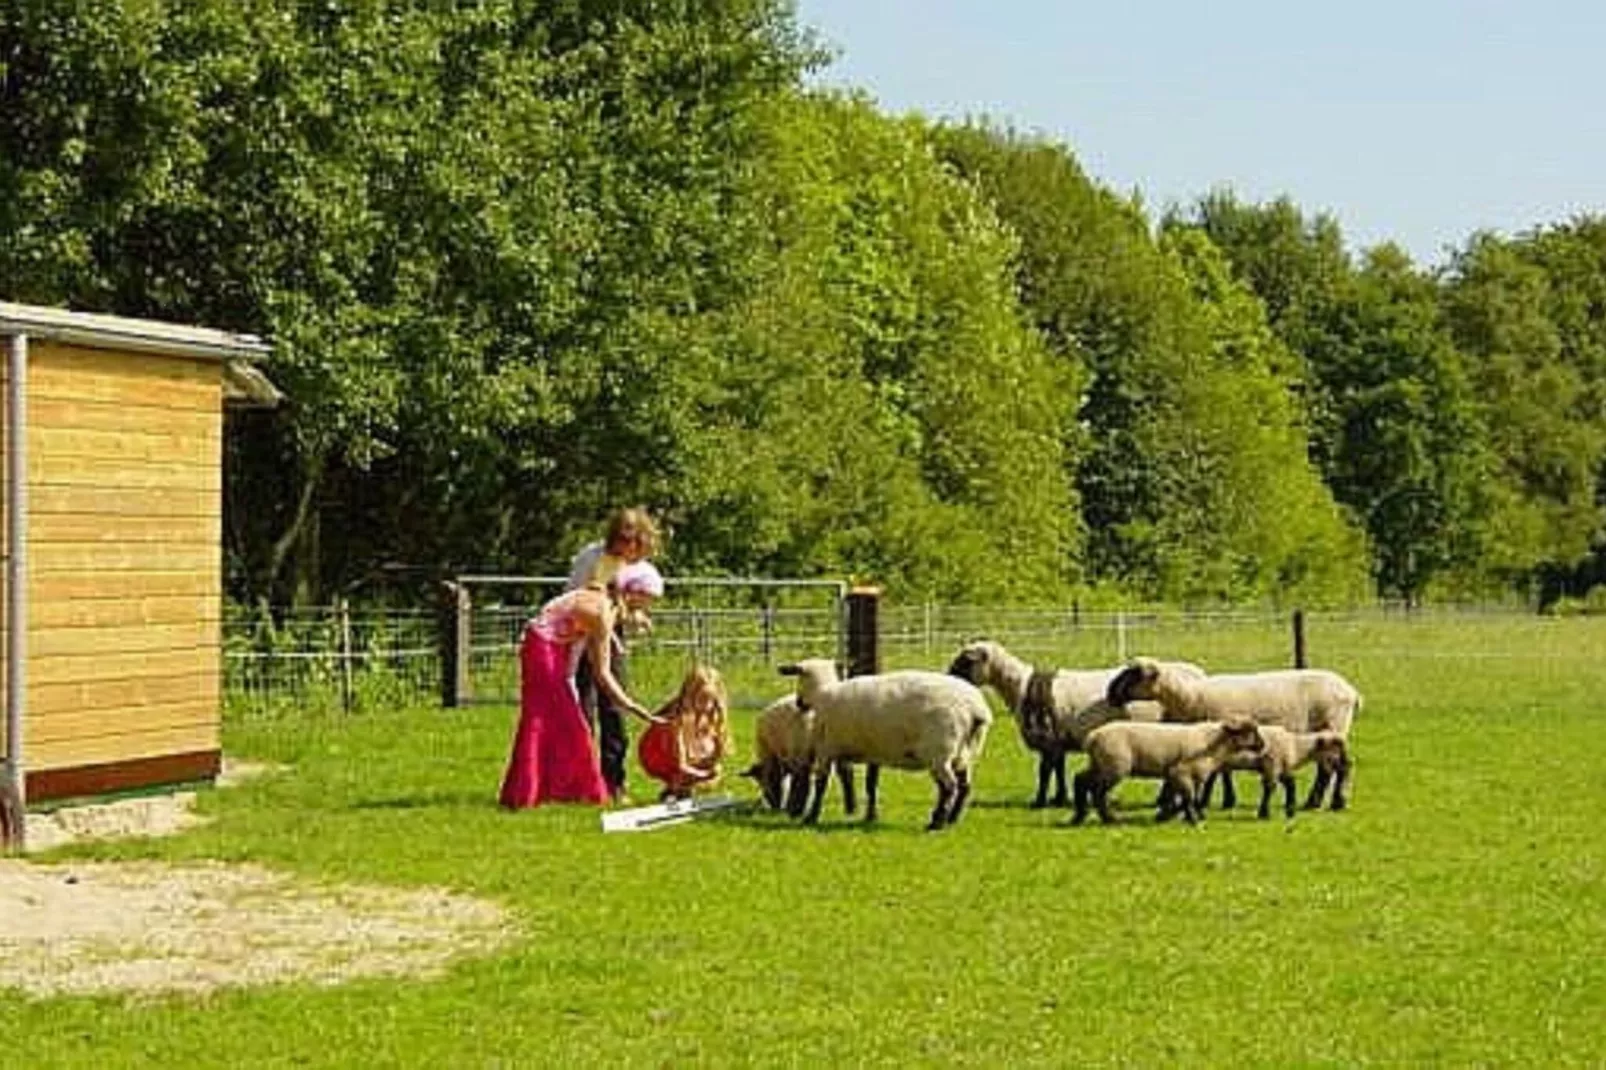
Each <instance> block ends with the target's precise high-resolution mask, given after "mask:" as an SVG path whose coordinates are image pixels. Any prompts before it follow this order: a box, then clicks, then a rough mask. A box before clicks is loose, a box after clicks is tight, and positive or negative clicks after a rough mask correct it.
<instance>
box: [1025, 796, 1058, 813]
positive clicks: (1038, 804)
mask: <svg viewBox="0 0 1606 1070" xmlns="http://www.w3.org/2000/svg"><path fill="white" fill-rule="evenodd" d="M1047 805H1048V800H1047V799H1045V798H1043V797H1042V796H1041V795H1039V796H1038V797H1037V798H1035V799H1033V800H1032V805H1031V808H1032V809H1033V810H1041V809H1043V807H1045V806H1047ZM1062 805H1063V804H1062Z"/></svg>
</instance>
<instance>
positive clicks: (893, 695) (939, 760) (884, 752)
mask: <svg viewBox="0 0 1606 1070" xmlns="http://www.w3.org/2000/svg"><path fill="white" fill-rule="evenodd" d="M781 673H782V674H783V675H788V676H795V677H797V702H798V707H799V708H800V709H802V710H805V711H809V710H812V711H813V712H814V725H813V730H812V732H811V734H810V747H811V750H812V752H813V755H814V800H813V803H812V805H810V807H809V812H808V814H807V816H806V817H805V818H804V821H805V822H807V823H810V824H812V823H814V822H816V821H818V820H819V817H820V806H821V803H822V802H823V800H824V798H825V791H826V787H827V784H828V782H829V779H830V771H831V768H832V766H833V765H834V764H835V763H837V762H838V761H849V762H863V763H865V764H867V765H868V766H869V767H870V768H869V769H868V770H866V773H865V779H864V791H865V820H867V821H870V820H874V819H875V814H876V789H877V786H878V774H879V769H878V768H877V767H879V766H889V767H891V768H894V769H925V770H928V771H929V772H930V773H931V778H932V780H934V781H935V782H936V784H937V802H936V806H935V807H934V808H933V809H932V811H931V820H930V823H929V824H928V825H927V828H930V829H934V830H935V829H940V828H943V827H945V826H947V825H952V824H954V823H956V822H957V821H958V820H959V816H960V814H961V813H963V812H964V807H965V800H966V799H967V798H968V797H969V795H970V774H971V769H972V768H973V767H974V766H975V764H976V761H977V759H978V758H979V757H980V756H981V752H982V747H983V745H984V744H985V743H986V740H987V730H988V728H989V727H990V726H991V725H992V720H993V714H992V710H991V709H989V708H988V706H987V700H986V699H985V698H984V697H983V696H982V693H981V692H980V691H978V690H977V689H976V688H975V687H974V686H973V685H971V684H968V683H966V682H965V681H963V680H960V679H958V678H957V677H953V676H947V675H944V674H942V673H936V672H923V671H919V670H906V671H902V672H891V673H884V674H880V675H874V676H854V677H851V678H849V679H846V680H841V679H838V677H837V672H836V666H835V665H834V664H833V663H832V662H831V661H829V660H827V659H824V658H809V659H807V660H804V661H801V662H799V663H798V664H796V665H785V666H782V667H781Z"/></svg>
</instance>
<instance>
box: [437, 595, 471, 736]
mask: <svg viewBox="0 0 1606 1070" xmlns="http://www.w3.org/2000/svg"><path fill="white" fill-rule="evenodd" d="M473 619H474V614H473V604H472V602H471V601H470V600H469V594H468V587H467V586H465V585H464V584H461V583H455V582H453V581H450V580H448V581H447V582H446V590H445V598H444V599H443V601H442V604H441V705H442V706H444V707H446V708H447V709H455V708H457V707H460V706H466V705H468V701H469V698H470V697H471V695H472V694H473V689H472V681H471V680H470V679H469V671H468V670H469V654H470V652H471V647H472V643H473V634H474V633H473V627H472V624H473Z"/></svg>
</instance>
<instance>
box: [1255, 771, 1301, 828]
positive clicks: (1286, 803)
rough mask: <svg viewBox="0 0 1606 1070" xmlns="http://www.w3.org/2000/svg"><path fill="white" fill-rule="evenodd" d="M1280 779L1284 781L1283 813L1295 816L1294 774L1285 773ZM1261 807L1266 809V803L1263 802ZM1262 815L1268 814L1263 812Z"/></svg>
mask: <svg viewBox="0 0 1606 1070" xmlns="http://www.w3.org/2000/svg"><path fill="white" fill-rule="evenodd" d="M1279 779H1280V780H1281V781H1282V782H1283V814H1284V816H1287V817H1293V816H1294V813H1295V810H1294V795H1295V792H1296V789H1295V787H1294V774H1293V773H1284V774H1283V775H1282V776H1281V777H1280V778H1279ZM1260 808H1261V810H1262V811H1264V810H1265V809H1266V805H1265V803H1261V807H1260ZM1260 816H1261V817H1265V816H1266V814H1265V813H1262V814H1261V815H1260Z"/></svg>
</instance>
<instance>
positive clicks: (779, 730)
mask: <svg viewBox="0 0 1606 1070" xmlns="http://www.w3.org/2000/svg"><path fill="white" fill-rule="evenodd" d="M813 724H814V713H813V711H812V710H811V711H809V712H808V713H805V712H804V711H802V710H800V709H798V708H797V696H796V695H785V696H783V697H781V698H778V699H776V700H775V701H774V702H772V703H770V704H769V705H768V706H766V707H764V710H763V712H762V713H760V714H759V715H758V721H757V724H756V726H755V729H756V730H755V733H754V737H753V754H754V758H755V760H754V762H753V764H752V766H751V767H749V768H748V769H747V770H746V771H744V772H743V773H742V775H743V776H745V777H751V778H752V779H754V780H756V781H758V786H759V789H760V790H761V791H762V792H763V793H764V801H765V802H766V803H767V804H768V805H769V807H770V809H772V810H779V809H781V808H782V804H783V798H784V805H785V808H786V812H787V813H788V814H790V815H791V816H793V817H801V816H802V815H803V808H804V807H805V806H807V805H808V801H809V769H810V768H811V766H812V764H813V762H812V759H811V758H810V756H809V731H810V729H811V728H812V727H813ZM836 772H837V779H838V780H840V781H841V783H842V808H843V809H844V810H846V811H847V812H848V813H850V814H851V813H853V812H854V810H855V809H856V808H857V804H856V803H855V801H854V792H853V766H851V765H849V764H848V763H847V762H845V761H844V762H838V763H837V766H836Z"/></svg>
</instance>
